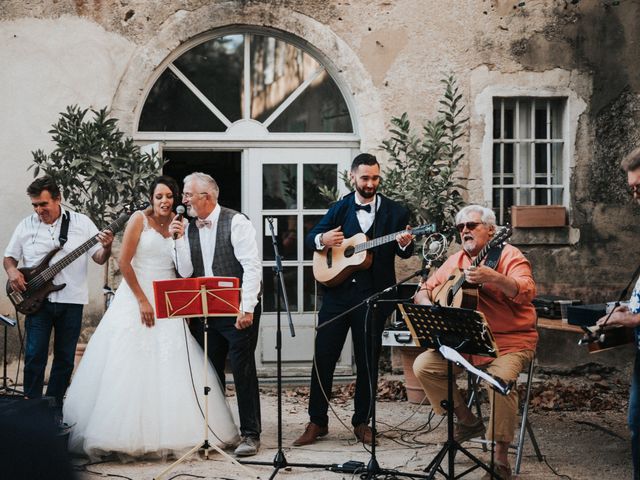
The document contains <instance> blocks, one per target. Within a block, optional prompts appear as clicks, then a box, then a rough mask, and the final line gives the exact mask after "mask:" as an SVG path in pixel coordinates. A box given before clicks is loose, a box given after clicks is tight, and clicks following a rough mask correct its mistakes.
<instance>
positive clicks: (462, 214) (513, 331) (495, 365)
mask: <svg viewBox="0 0 640 480" xmlns="http://www.w3.org/2000/svg"><path fill="white" fill-rule="evenodd" d="M456 227H457V229H458V231H459V232H460V240H461V242H462V250H461V251H459V252H458V253H456V254H454V255H452V256H451V257H449V258H448V259H447V261H446V262H445V263H444V264H443V265H442V266H441V267H440V268H439V269H438V270H437V271H436V272H435V274H434V275H432V276H431V277H430V278H429V279H428V280H427V281H426V283H424V284H423V285H422V286H421V289H420V290H419V291H418V293H417V294H416V296H415V299H414V300H415V302H416V303H420V304H423V305H429V304H431V303H433V301H432V299H436V298H446V295H444V296H441V295H439V293H440V292H441V291H443V290H445V289H446V288H447V284H448V283H449V282H451V281H452V280H453V279H455V278H456V277H457V272H459V271H462V272H463V273H464V279H465V280H466V283H467V285H468V286H469V287H473V286H475V287H476V288H479V292H478V293H477V295H476V297H477V307H476V308H475V310H478V311H480V312H482V313H483V314H484V315H485V317H486V319H487V322H488V323H489V326H490V328H491V331H492V332H493V335H494V337H495V340H496V344H497V345H498V350H499V355H498V357H497V358H495V359H490V358H486V357H473V360H474V363H476V364H481V363H484V364H485V365H486V367H487V368H486V369H487V372H488V373H490V374H491V375H493V376H496V377H499V378H501V379H502V380H504V381H505V382H506V383H508V382H510V381H515V380H516V379H517V378H518V374H519V373H520V372H521V371H523V370H524V369H525V368H526V366H527V365H528V364H529V362H530V361H531V360H532V358H533V354H534V351H535V348H536V344H537V341H538V333H537V331H536V312H535V309H534V307H533V305H532V304H531V300H533V298H534V297H535V294H536V286H535V283H534V280H533V275H532V273H531V265H530V264H529V262H528V261H527V259H526V258H525V257H524V256H523V255H522V252H520V250H518V249H517V248H516V247H514V246H512V245H505V246H504V248H503V249H502V251H500V250H497V251H496V253H495V254H493V255H492V254H491V253H489V254H488V255H487V257H486V258H487V262H489V260H491V261H492V262H493V263H495V262H496V259H497V264H496V265H495V268H490V267H489V266H487V265H486V262H485V263H484V264H478V265H476V262H475V261H474V260H475V258H476V256H478V255H479V254H481V252H482V251H483V250H484V249H485V246H487V245H489V244H490V243H491V240H492V238H493V237H494V234H496V217H495V214H494V213H493V211H492V210H490V209H488V208H485V207H482V206H479V205H469V206H467V207H465V208H463V209H462V210H460V211H459V212H458V214H457V215H456ZM498 248H499V247H498ZM498 255H499V257H498ZM480 286H481V287H480ZM447 306H453V307H459V306H460V305H455V304H453V305H451V304H449V305H447ZM466 308H470V307H469V306H468V305H467V306H466ZM413 370H414V373H415V374H416V377H417V378H418V380H420V383H421V384H422V387H423V389H424V391H425V392H426V394H427V397H428V398H429V402H430V403H431V405H432V407H433V410H434V412H436V413H438V414H444V413H445V412H444V409H443V408H442V406H441V401H442V400H446V398H447V362H446V360H445V359H444V358H443V357H442V355H441V354H440V353H439V352H437V351H435V350H427V351H426V352H423V353H422V354H420V355H419V356H418V358H416V360H415V363H414V364H413ZM460 371H461V370H460V368H457V367H454V372H456V373H460ZM492 397H493V395H489V398H490V399H492ZM453 402H454V413H455V415H456V417H457V420H458V423H457V425H456V429H455V434H454V436H455V440H456V441H457V442H460V443H461V442H464V441H466V440H469V439H471V438H474V437H478V436H480V435H482V434H484V433H485V427H484V425H483V423H482V419H479V418H476V417H475V416H474V415H473V413H472V412H471V410H470V409H469V408H467V406H466V404H465V402H464V400H463V399H462V396H461V394H460V392H459V391H458V389H457V388H456V387H455V385H454V395H453ZM517 410H518V392H517V390H516V389H513V390H512V391H511V393H510V394H509V395H507V396H503V395H496V396H495V432H492V431H491V429H490V430H489V435H488V436H489V438H490V439H494V440H495V441H496V452H495V453H496V466H497V468H496V473H497V474H498V475H499V476H500V478H502V479H505V480H506V479H510V478H511V467H510V466H509V462H508V458H507V453H508V449H509V444H510V443H511V441H512V440H513V432H514V429H515V427H516V416H517ZM493 411H494V409H493V408H492V412H493ZM489 425H490V426H491V425H493V419H490V420H489ZM483 478H485V477H483ZM486 478H489V476H488V474H487V476H486Z"/></svg>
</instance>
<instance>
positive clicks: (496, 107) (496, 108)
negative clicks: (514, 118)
mask: <svg viewBox="0 0 640 480" xmlns="http://www.w3.org/2000/svg"><path fill="white" fill-rule="evenodd" d="M493 138H500V100H499V99H496V100H495V101H494V102H493Z"/></svg>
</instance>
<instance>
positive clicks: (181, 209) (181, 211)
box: [173, 205, 185, 240]
mask: <svg viewBox="0 0 640 480" xmlns="http://www.w3.org/2000/svg"><path fill="white" fill-rule="evenodd" d="M184 212H185V208H184V205H178V206H177V207H176V213H177V214H178V215H176V218H175V220H178V221H180V222H181V221H182V216H183V215H184ZM173 239H174V240H177V239H178V232H175V233H174V234H173Z"/></svg>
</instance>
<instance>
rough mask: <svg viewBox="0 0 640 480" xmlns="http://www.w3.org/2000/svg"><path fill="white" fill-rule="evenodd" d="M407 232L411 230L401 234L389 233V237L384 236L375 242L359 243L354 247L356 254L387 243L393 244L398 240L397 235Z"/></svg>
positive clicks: (405, 231) (402, 231)
mask: <svg viewBox="0 0 640 480" xmlns="http://www.w3.org/2000/svg"><path fill="white" fill-rule="evenodd" d="M407 232H410V230H400V231H399V232H395V233H389V234H387V235H383V236H382V237H378V238H374V239H373V240H369V241H367V242H362V243H359V244H358V245H356V246H355V247H354V249H355V253H360V252H363V251H365V250H369V249H370V248H375V247H379V246H380V245H384V244H385V243H389V242H392V241H394V240H395V239H396V235H398V234H400V233H407Z"/></svg>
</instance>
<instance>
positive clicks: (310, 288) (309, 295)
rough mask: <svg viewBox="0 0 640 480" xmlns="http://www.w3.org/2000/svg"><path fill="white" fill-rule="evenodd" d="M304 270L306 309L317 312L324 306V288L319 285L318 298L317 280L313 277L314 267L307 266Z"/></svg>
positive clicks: (306, 310)
mask: <svg viewBox="0 0 640 480" xmlns="http://www.w3.org/2000/svg"><path fill="white" fill-rule="evenodd" d="M303 271H304V278H303V281H304V286H303V292H304V293H303V295H304V311H305V312H317V311H318V310H320V307H321V306H322V289H321V288H320V286H319V285H318V289H317V294H318V297H317V300H316V281H315V278H313V267H311V266H307V267H304V268H303Z"/></svg>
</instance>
